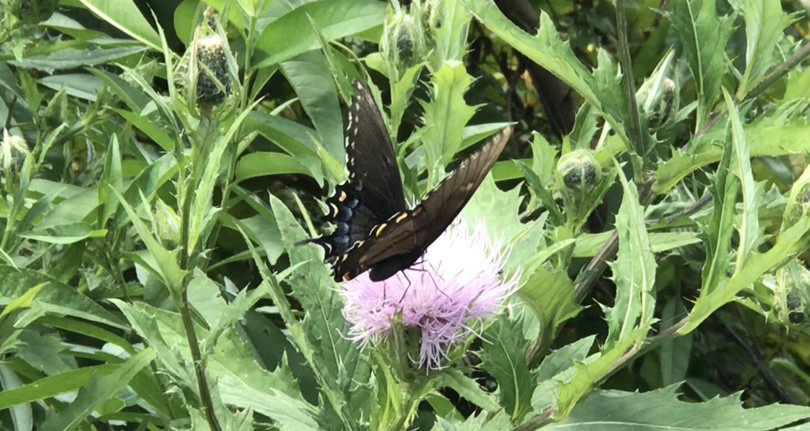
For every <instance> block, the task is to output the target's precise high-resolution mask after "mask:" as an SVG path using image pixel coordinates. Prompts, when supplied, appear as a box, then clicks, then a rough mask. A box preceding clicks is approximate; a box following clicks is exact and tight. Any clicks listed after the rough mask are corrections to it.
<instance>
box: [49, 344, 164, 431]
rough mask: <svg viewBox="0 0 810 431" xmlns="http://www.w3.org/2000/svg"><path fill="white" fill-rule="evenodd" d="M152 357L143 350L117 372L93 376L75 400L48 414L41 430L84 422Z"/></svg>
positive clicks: (125, 384) (153, 352) (56, 428)
mask: <svg viewBox="0 0 810 431" xmlns="http://www.w3.org/2000/svg"><path fill="white" fill-rule="evenodd" d="M154 358H155V351H154V350H152V349H146V350H144V351H142V352H140V353H138V354H137V355H135V356H133V357H131V358H130V359H129V360H127V361H126V362H124V363H123V364H121V365H119V366H118V367H117V368H118V369H117V370H115V371H114V372H112V373H110V374H109V375H106V376H99V375H98V374H94V375H93V376H92V377H91V378H90V382H89V383H88V384H87V385H86V386H84V387H82V388H81V389H79V394H78V396H77V397H76V399H75V400H74V401H73V402H72V403H70V404H69V405H68V406H67V407H66V408H65V409H64V410H62V411H60V412H59V413H56V414H53V415H50V416H48V417H47V419H45V422H43V424H42V427H41V429H42V430H43V431H57V430H59V431H61V430H69V429H73V428H74V427H75V426H77V425H78V424H79V423H80V422H82V421H84V420H85V419H86V418H87V417H88V416H90V414H92V413H93V411H94V410H95V409H96V408H98V407H99V406H100V405H101V404H102V403H103V402H105V401H107V400H108V399H110V398H111V397H113V396H114V395H115V394H116V393H117V392H119V391H120V390H122V389H124V388H125V387H126V386H127V384H129V382H130V380H132V378H133V377H135V375H136V374H138V373H139V372H140V371H141V370H142V369H144V368H145V367H147V366H148V365H149V363H150V362H152V360H153V359H154Z"/></svg>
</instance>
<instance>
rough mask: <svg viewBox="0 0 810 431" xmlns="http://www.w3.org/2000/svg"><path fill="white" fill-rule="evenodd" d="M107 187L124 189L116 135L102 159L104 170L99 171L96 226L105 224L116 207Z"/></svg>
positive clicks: (116, 204) (116, 203)
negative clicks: (109, 196) (108, 195)
mask: <svg viewBox="0 0 810 431" xmlns="http://www.w3.org/2000/svg"><path fill="white" fill-rule="evenodd" d="M109 188H113V189H115V190H118V191H119V192H122V191H123V190H124V179H123V176H122V174H121V150H120V149H119V146H118V135H117V134H115V135H113V136H112V140H111V142H110V147H109V148H108V149H107V158H106V160H105V161H104V171H103V172H102V173H101V179H99V185H98V201H99V202H100V203H101V205H100V208H99V210H100V211H99V217H98V226H105V225H106V223H107V220H108V219H109V218H110V216H112V215H113V213H114V212H115V210H116V209H117V208H118V202H117V201H116V200H115V199H108V198H107V193H108V190H109Z"/></svg>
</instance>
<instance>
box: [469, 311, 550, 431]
mask: <svg viewBox="0 0 810 431" xmlns="http://www.w3.org/2000/svg"><path fill="white" fill-rule="evenodd" d="M522 334H523V331H521V330H520V322H519V321H517V320H514V321H510V320H508V319H507V318H506V317H503V316H502V317H501V318H500V319H498V320H497V321H495V323H493V324H492V326H490V327H489V328H487V330H486V331H485V332H484V339H485V340H488V342H486V343H484V344H483V347H482V349H481V354H480V357H481V365H480V366H481V368H483V369H484V370H485V371H486V372H488V373H490V374H491V375H492V376H493V377H495V380H497V381H498V394H499V396H500V399H501V402H502V403H503V406H504V408H505V409H506V412H507V413H508V414H509V416H510V417H511V418H512V422H513V423H521V422H522V421H523V417H524V416H525V415H526V413H528V412H529V411H530V410H531V400H532V392H533V390H534V387H535V385H536V382H537V375H536V374H535V373H533V372H531V371H530V370H529V366H528V364H527V363H526V349H527V348H528V346H529V342H528V341H527V340H526V339H524V338H523V335H522Z"/></svg>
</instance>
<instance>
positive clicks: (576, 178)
mask: <svg viewBox="0 0 810 431" xmlns="http://www.w3.org/2000/svg"><path fill="white" fill-rule="evenodd" d="M557 172H559V174H560V176H561V177H562V179H563V183H564V184H565V187H566V188H567V189H569V190H572V191H583V190H589V189H590V188H591V187H593V186H594V185H595V184H596V183H597V182H599V179H600V178H601V177H602V168H601V167H600V166H599V163H598V162H597V161H596V159H595V158H594V157H593V154H592V151H590V150H584V149H582V150H574V151H571V152H570V153H568V154H565V155H563V156H562V157H560V161H559V162H557Z"/></svg>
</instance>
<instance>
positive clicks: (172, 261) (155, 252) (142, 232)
mask: <svg viewBox="0 0 810 431" xmlns="http://www.w3.org/2000/svg"><path fill="white" fill-rule="evenodd" d="M111 191H112V192H113V193H114V194H115V197H116V198H118V201H119V202H121V206H122V207H123V208H124V210H125V211H126V212H127V214H128V215H129V219H130V221H131V222H132V224H133V226H134V227H135V231H136V232H138V236H139V237H140V238H141V240H142V241H143V242H144V244H145V245H146V248H147V249H148V250H149V253H150V254H151V255H152V257H153V258H154V260H155V262H156V264H157V266H156V268H157V270H158V271H160V273H159V275H160V277H161V278H162V279H163V282H164V283H165V284H166V286H167V287H168V288H169V289H180V288H181V286H182V280H183V278H185V274H186V271H185V270H183V269H181V268H180V265H178V264H177V253H178V251H177V250H174V251H171V252H170V251H169V250H167V249H166V248H164V247H163V246H162V245H161V244H160V242H159V241H158V240H157V239H156V238H155V237H154V236H153V235H152V233H151V232H150V230H149V228H148V227H147V226H146V224H145V223H144V222H143V221H142V220H141V219H140V217H139V216H138V214H136V213H135V209H133V208H132V206H131V205H130V204H129V202H127V201H126V199H124V197H123V196H122V195H121V193H119V192H118V191H117V190H115V189H111Z"/></svg>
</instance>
